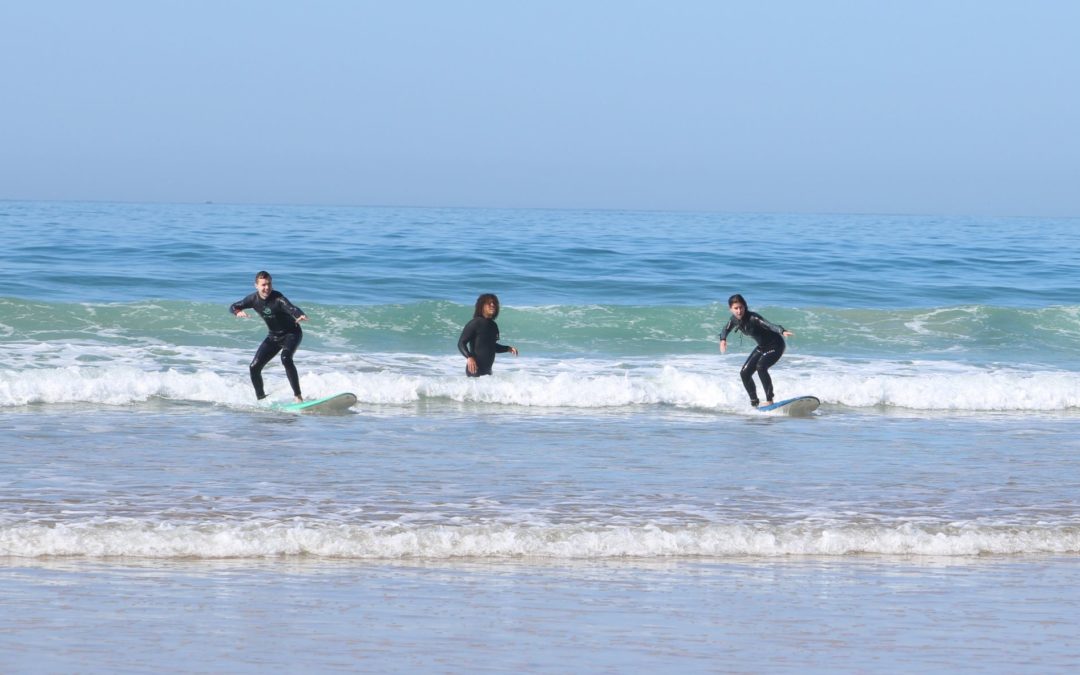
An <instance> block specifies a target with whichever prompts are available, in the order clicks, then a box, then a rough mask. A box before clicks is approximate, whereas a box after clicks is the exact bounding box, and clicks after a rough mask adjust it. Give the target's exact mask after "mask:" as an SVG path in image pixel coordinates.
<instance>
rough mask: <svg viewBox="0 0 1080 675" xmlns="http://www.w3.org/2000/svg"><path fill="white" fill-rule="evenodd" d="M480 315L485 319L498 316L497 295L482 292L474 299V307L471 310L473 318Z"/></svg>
mask: <svg viewBox="0 0 1080 675" xmlns="http://www.w3.org/2000/svg"><path fill="white" fill-rule="evenodd" d="M479 316H482V317H484V318H485V319H494V318H496V317H497V316H499V296H497V295H495V294H494V293H484V294H483V295H481V296H480V297H479V298H477V299H476V308H475V309H474V310H473V318H474V319H475V318H476V317H479Z"/></svg>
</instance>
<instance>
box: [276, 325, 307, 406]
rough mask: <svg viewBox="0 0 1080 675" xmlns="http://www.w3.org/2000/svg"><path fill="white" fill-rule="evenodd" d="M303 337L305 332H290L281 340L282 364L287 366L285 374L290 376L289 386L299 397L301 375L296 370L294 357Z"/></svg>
mask: <svg viewBox="0 0 1080 675" xmlns="http://www.w3.org/2000/svg"><path fill="white" fill-rule="evenodd" d="M303 337H304V334H303V333H289V334H288V335H286V336H285V339H283V340H282V341H281V365H283V366H285V376H286V377H288V378H289V386H290V387H292V391H293V395H294V396H297V397H299V396H300V375H299V374H298V373H297V372H296V365H295V364H293V359H292V357H293V354H295V353H296V349H297V348H298V347H299V346H300V340H301V339H303Z"/></svg>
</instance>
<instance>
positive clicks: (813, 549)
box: [0, 518, 1080, 560]
mask: <svg viewBox="0 0 1080 675" xmlns="http://www.w3.org/2000/svg"><path fill="white" fill-rule="evenodd" d="M1075 553H1080V525H1076V524H1062V525H1044V524H1039V525H992V524H990V525H987V524H976V523H967V524H965V523H959V524H958V523H950V524H947V525H937V524H913V523H904V524H900V525H896V526H885V525H863V524H855V523H847V524H843V523H840V524H833V525H829V526H820V525H817V526H815V525H808V524H783V525H768V524H753V525H749V524H740V523H734V524H695V525H688V526H677V525H673V526H659V525H652V524H644V525H640V526H627V525H620V526H599V525H581V524H575V525H518V524H476V525H423V526H400V525H380V526H374V525H352V524H340V523H322V522H317V521H311V522H297V520H296V519H293V520H290V521H288V522H203V523H199V522H148V521H142V520H137V519H130V518H114V519H102V520H100V521H94V522H78V523H48V524H43V523H13V524H5V525H0V556H4V557H8V556H10V557H20V558H41V557H53V556H67V557H82V558H109V557H137V558H152V559H219V558H266V557H280V556H310V557H315V558H343V559H393V560H396V559H432V560H447V559H455V558H479V559H506V558H548V559H566V560H579V559H580V560H602V559H616V558H666V557H718V558H728V557H744V556H749V557H781V556H800V555H810V556H850V555H917V556H947V557H954V556H980V555H1025V554H1075Z"/></svg>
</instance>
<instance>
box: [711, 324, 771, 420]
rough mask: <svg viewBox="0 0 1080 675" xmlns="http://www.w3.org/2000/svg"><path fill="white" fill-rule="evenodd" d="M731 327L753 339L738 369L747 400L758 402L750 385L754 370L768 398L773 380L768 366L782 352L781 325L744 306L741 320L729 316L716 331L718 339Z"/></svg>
mask: <svg viewBox="0 0 1080 675" xmlns="http://www.w3.org/2000/svg"><path fill="white" fill-rule="evenodd" d="M733 330H737V331H739V332H740V333H742V334H743V335H747V336H749V337H750V338H751V339H753V340H754V342H756V343H757V346H756V347H754V351H752V352H750V356H748V357H747V358H746V362H745V363H743V366H742V370H740V371H739V376H740V377H741V378H742V382H743V386H744V387H746V393H747V394H749V395H750V403H751V404H752V405H757V404H758V397H757V387H755V386H754V378H753V375H754V373H755V372H756V373H757V374H758V378H760V379H761V386H762V388H763V389H765V400H766V401H772V400H773V383H772V378H771V377H769V368H771V367H773V366H774V365H775V364H776V362H777V361H779V360H780V357H781V356H783V355H784V349H785V348H786V347H787V344H786V343H785V342H784V330H785V329H784V327H783V326H780V325H777V324H774V323H770V322H769V321H766V320H765V318H764V317H762V316H761V315H760V314H758V313H757V312H751V311H750V310H747V311H746V313H745V314H744V315H743V318H742V321H739V320H738V319H736V318H735V317H731V320H730V321H728V322H727V325H726V326H724V329H723V330H722V331H720V339H721V340H727V336H728V333H730V332H731V331H733Z"/></svg>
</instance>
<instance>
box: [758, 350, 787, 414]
mask: <svg viewBox="0 0 1080 675" xmlns="http://www.w3.org/2000/svg"><path fill="white" fill-rule="evenodd" d="M783 355H784V348H783V347H777V348H774V349H769V350H767V351H764V352H762V354H761V358H760V359H758V362H757V374H758V378H760V379H761V388H762V389H764V390H765V400H766V401H772V400H773V385H772V377H770V376H769V368H772V367H773V366H774V365H776V362H777V361H779V360H780V357H781V356H783Z"/></svg>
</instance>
